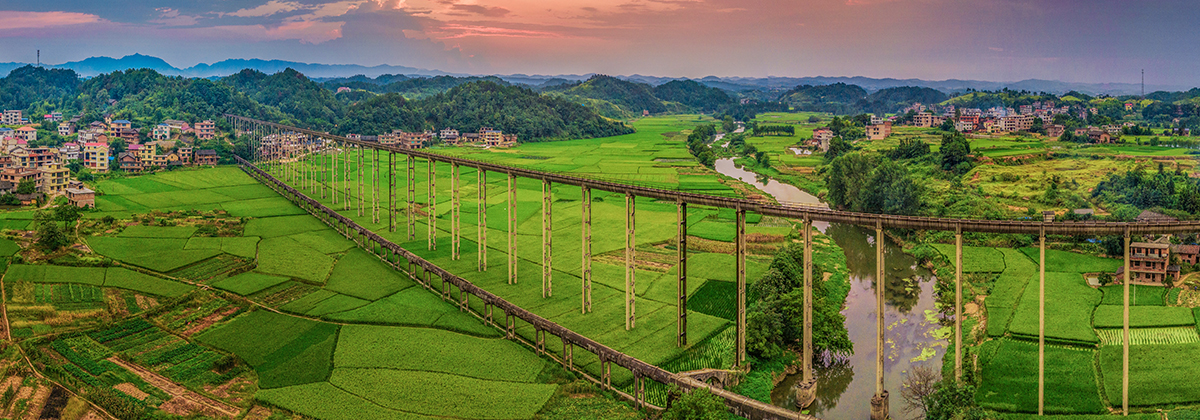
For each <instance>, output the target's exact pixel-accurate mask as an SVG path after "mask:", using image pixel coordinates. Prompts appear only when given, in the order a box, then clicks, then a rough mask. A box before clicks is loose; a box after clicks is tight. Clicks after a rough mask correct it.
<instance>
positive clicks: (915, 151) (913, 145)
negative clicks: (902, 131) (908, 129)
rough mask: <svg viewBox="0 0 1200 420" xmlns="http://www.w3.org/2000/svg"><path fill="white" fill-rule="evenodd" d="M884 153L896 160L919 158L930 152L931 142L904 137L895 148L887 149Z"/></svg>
mask: <svg viewBox="0 0 1200 420" xmlns="http://www.w3.org/2000/svg"><path fill="white" fill-rule="evenodd" d="M883 153H884V155H886V156H887V157H889V158H892V159H896V160H900V159H917V158H921V157H925V156H926V155H928V154H929V143H926V142H923V141H921V140H918V139H912V138H903V139H900V144H898V145H896V148H895V149H891V150H886V151H884V152H883Z"/></svg>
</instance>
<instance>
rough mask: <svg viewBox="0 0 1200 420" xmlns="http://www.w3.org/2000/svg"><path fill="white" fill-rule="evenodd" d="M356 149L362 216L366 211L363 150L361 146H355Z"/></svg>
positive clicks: (360, 214) (359, 210)
mask: <svg viewBox="0 0 1200 420" xmlns="http://www.w3.org/2000/svg"><path fill="white" fill-rule="evenodd" d="M354 148H355V149H358V215H359V216H362V215H363V210H364V209H363V206H364V204H363V196H364V194H363V148H362V146H359V145H355V146H354Z"/></svg>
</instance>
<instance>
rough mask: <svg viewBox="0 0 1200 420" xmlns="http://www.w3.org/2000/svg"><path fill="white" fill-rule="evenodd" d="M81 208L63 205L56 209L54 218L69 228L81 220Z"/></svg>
mask: <svg viewBox="0 0 1200 420" xmlns="http://www.w3.org/2000/svg"><path fill="white" fill-rule="evenodd" d="M79 217H80V215H79V207H75V206H72V205H70V204H63V205H60V206H58V207H55V208H54V218H55V219H57V220H60V221H63V222H66V223H67V225H68V226H70V225H72V224H73V223H75V221H76V220H79Z"/></svg>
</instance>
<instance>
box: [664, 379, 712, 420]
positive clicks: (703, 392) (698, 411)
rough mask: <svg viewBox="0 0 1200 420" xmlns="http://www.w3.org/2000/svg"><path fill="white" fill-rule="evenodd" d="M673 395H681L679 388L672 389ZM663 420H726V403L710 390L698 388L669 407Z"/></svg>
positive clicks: (685, 394) (684, 394)
mask: <svg viewBox="0 0 1200 420" xmlns="http://www.w3.org/2000/svg"><path fill="white" fill-rule="evenodd" d="M671 393H672V394H679V393H680V392H679V388H678V387H677V386H675V387H673V388H672V389H671ZM662 418H663V420H725V419H726V418H728V415H727V414H726V413H725V402H724V401H723V400H722V399H721V397H718V396H716V395H713V394H712V393H711V392H709V391H708V388H696V389H693V390H692V391H691V392H686V393H683V395H681V396H680V397H679V399H677V400H675V401H674V402H673V403H671V404H670V406H669V407H667V411H666V412H664V413H663V417H662Z"/></svg>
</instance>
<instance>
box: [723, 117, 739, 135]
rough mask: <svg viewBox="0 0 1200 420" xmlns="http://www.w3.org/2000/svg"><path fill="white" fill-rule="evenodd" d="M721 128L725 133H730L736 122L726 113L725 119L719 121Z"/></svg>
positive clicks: (735, 126)
mask: <svg viewBox="0 0 1200 420" xmlns="http://www.w3.org/2000/svg"><path fill="white" fill-rule="evenodd" d="M721 129H722V130H724V131H725V132H726V133H732V132H733V130H737V124H735V123H734V122H733V117H731V116H729V115H726V116H725V120H723V121H721Z"/></svg>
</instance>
